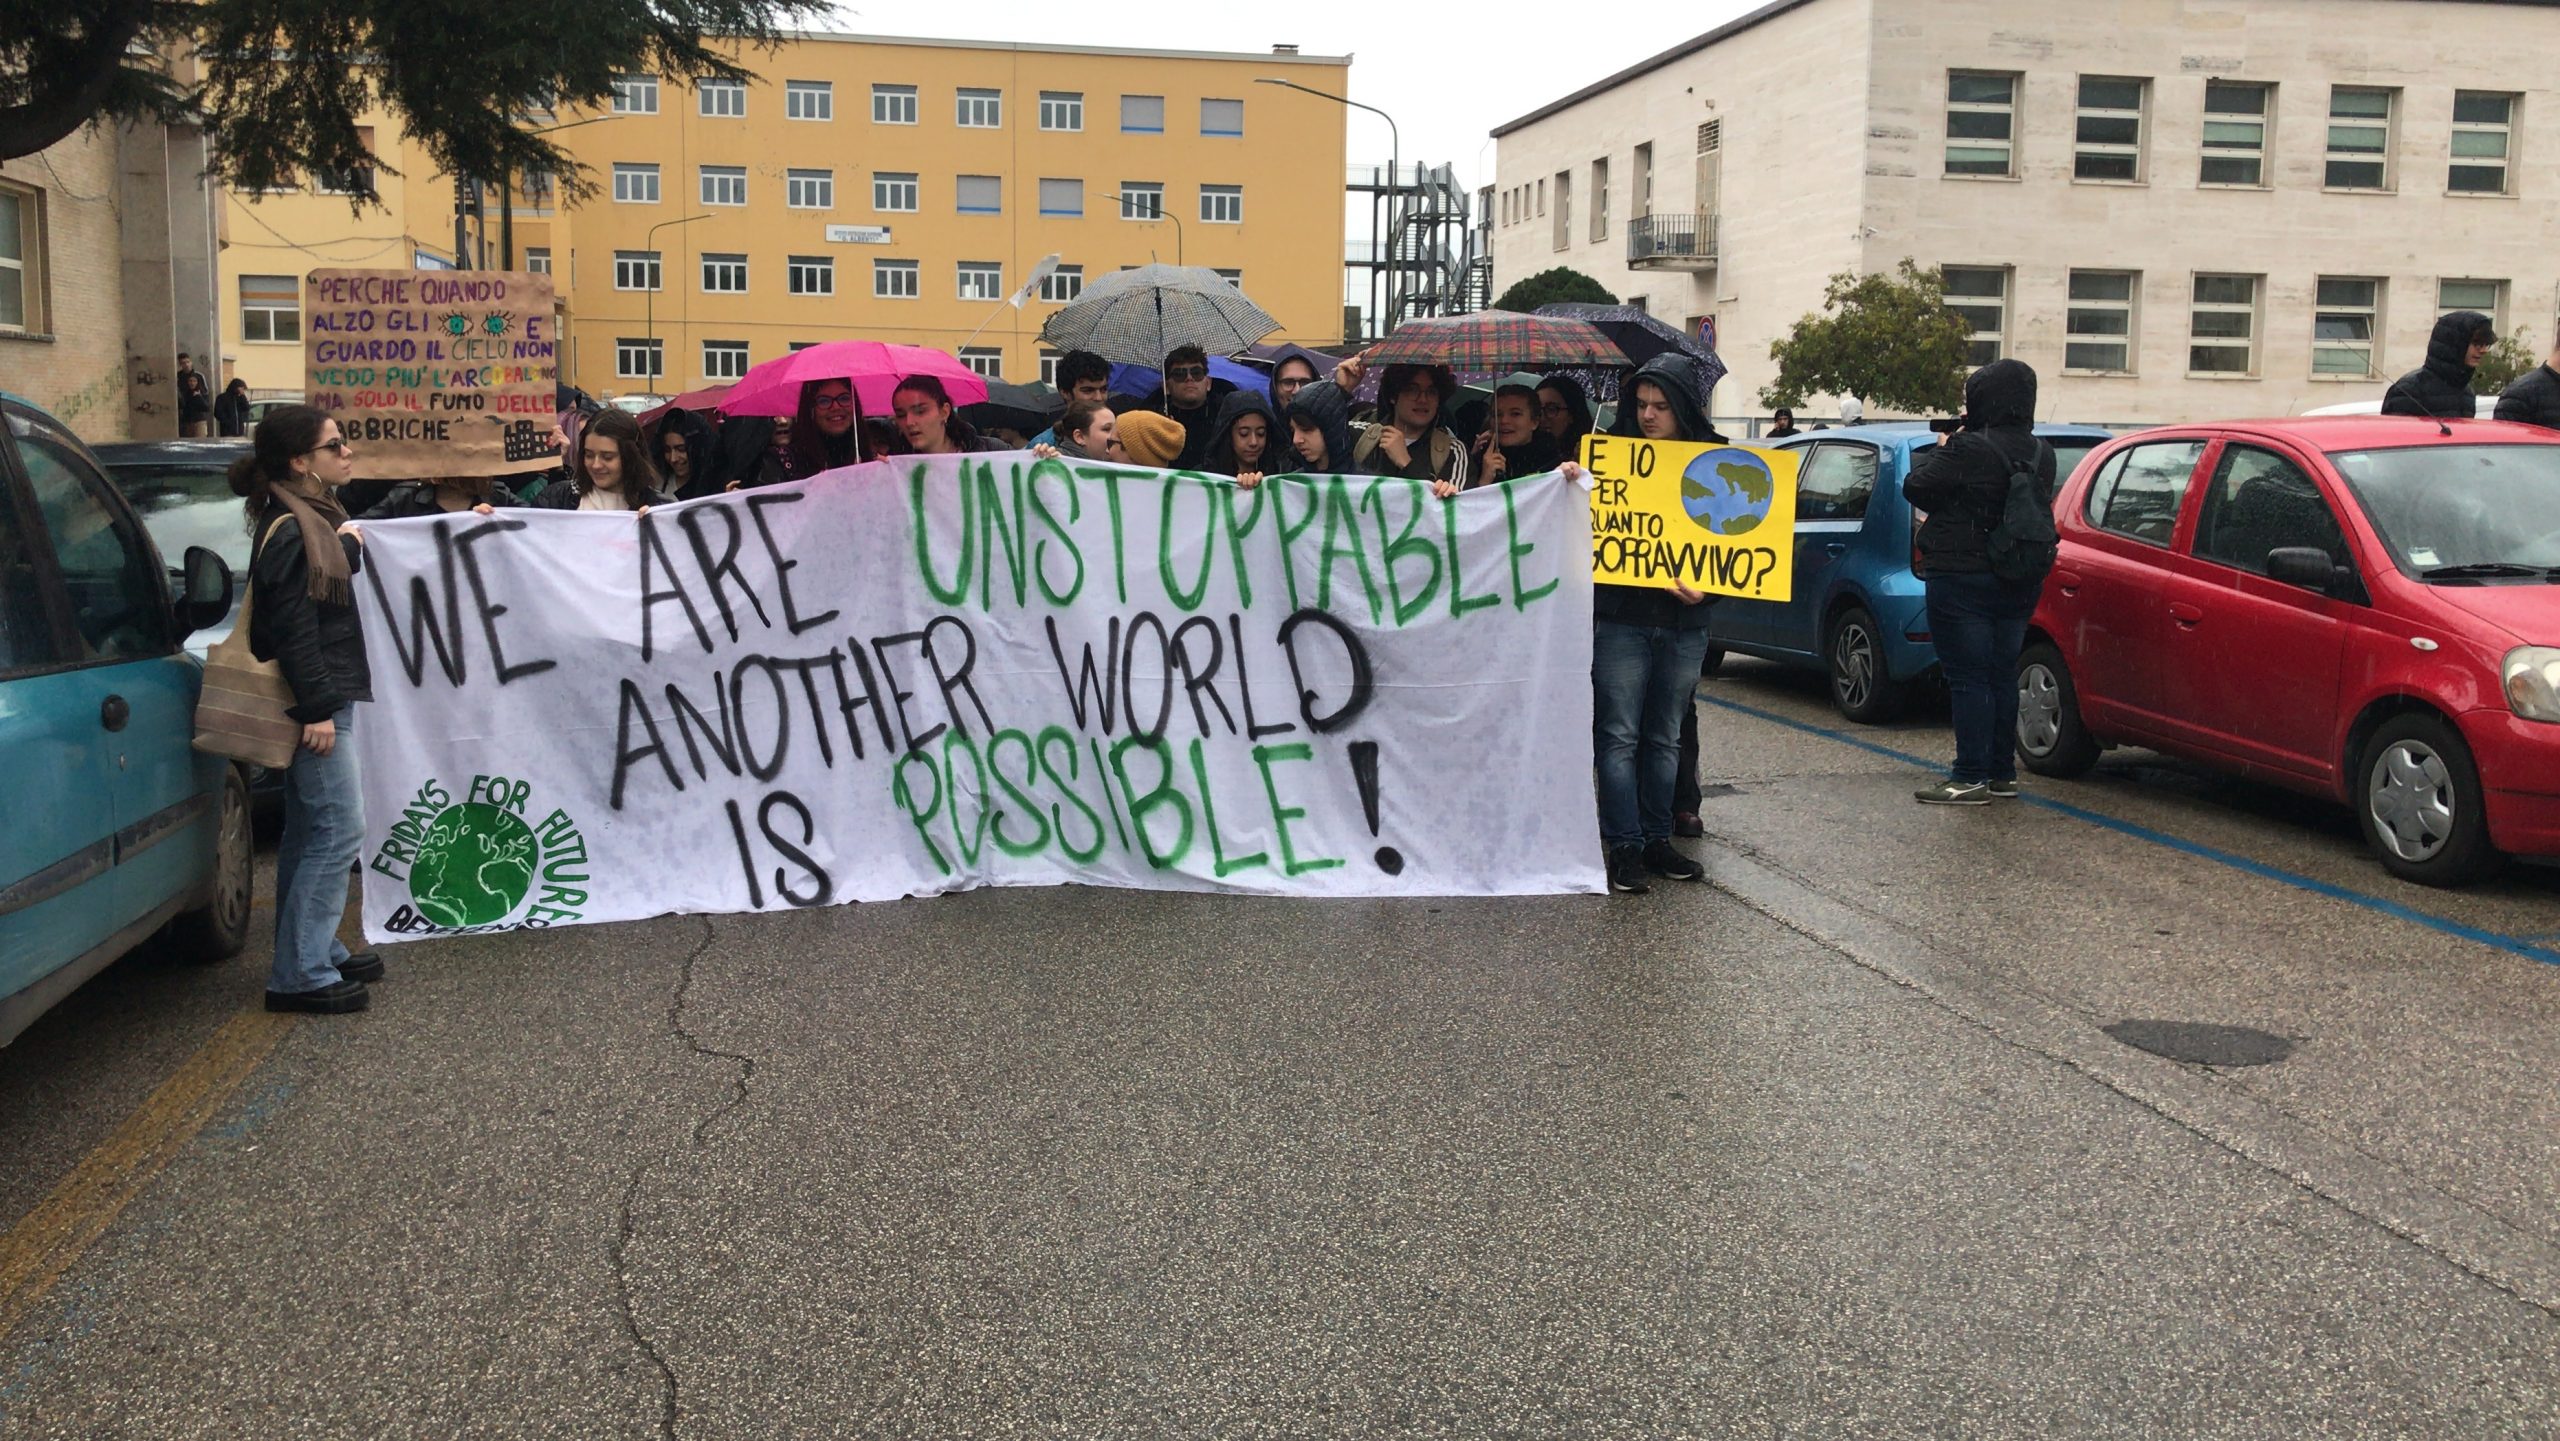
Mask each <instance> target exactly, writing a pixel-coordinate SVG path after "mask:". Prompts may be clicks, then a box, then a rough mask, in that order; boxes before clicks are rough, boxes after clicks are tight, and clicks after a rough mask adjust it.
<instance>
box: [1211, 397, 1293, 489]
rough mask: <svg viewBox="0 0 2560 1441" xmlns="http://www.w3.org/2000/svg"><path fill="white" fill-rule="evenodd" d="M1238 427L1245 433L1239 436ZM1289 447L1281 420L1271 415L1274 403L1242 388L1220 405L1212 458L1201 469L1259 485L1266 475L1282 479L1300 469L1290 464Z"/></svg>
mask: <svg viewBox="0 0 2560 1441" xmlns="http://www.w3.org/2000/svg"><path fill="white" fill-rule="evenodd" d="M1238 427H1242V429H1243V433H1242V434H1238V433H1237V431H1238ZM1287 449H1288V446H1287V444H1286V443H1285V442H1284V441H1282V440H1281V438H1280V419H1279V417H1278V416H1275V415H1273V414H1272V413H1271V402H1270V401H1267V400H1265V399H1263V398H1262V393H1261V392H1260V391H1256V390H1246V389H1244V388H1243V387H1241V386H1239V387H1237V388H1236V390H1235V391H1234V392H1232V393H1231V394H1229V395H1228V396H1227V398H1226V399H1225V400H1223V401H1221V402H1219V405H1218V419H1217V423H1216V424H1214V425H1212V426H1211V427H1210V428H1209V454H1208V456H1207V457H1206V458H1205V459H1203V460H1202V461H1201V463H1200V468H1201V469H1202V470H1205V471H1207V472H1209V473H1210V474H1211V475H1224V476H1232V477H1234V478H1235V479H1237V480H1240V481H1241V480H1243V479H1244V478H1245V477H1246V476H1252V477H1253V478H1254V481H1255V482H1259V481H1260V480H1261V478H1262V477H1263V476H1265V475H1280V474H1284V473H1286V472H1288V471H1291V470H1294V469H1296V468H1297V467H1295V466H1293V465H1290V464H1288V463H1287V461H1286V458H1285V456H1284V454H1283V453H1284V452H1285V451H1286V450H1287Z"/></svg>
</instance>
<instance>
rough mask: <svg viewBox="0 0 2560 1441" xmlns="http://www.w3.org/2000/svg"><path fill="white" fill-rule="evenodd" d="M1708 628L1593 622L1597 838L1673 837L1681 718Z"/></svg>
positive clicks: (1623, 841) (1621, 842) (1625, 842)
mask: <svg viewBox="0 0 2560 1441" xmlns="http://www.w3.org/2000/svg"><path fill="white" fill-rule="evenodd" d="M1706 657H1707V631H1706V627H1704V626H1700V627H1697V628H1696V629H1694V630H1674V629H1672V628H1671V627H1668V626H1650V625H1621V624H1619V623H1618V622H1616V621H1613V620H1603V621H1594V622H1592V626H1591V746H1592V751H1593V753H1594V756H1593V759H1594V762H1595V764H1596V766H1597V769H1598V773H1599V781H1600V839H1601V840H1602V841H1603V842H1605V843H1607V844H1608V845H1610V846H1612V847H1616V846H1635V845H1643V844H1644V843H1645V842H1647V841H1667V840H1669V839H1670V838H1671V791H1672V786H1673V784H1674V783H1675V782H1676V781H1677V780H1678V778H1679V774H1680V717H1681V714H1682V713H1683V712H1685V711H1687V710H1689V709H1690V707H1691V706H1692V705H1693V704H1694V698H1695V696H1696V695H1697V690H1698V667H1699V665H1700V664H1701V663H1703V662H1704V661H1705V660H1706Z"/></svg>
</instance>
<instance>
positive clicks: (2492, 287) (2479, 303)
mask: <svg viewBox="0 0 2560 1441" xmlns="http://www.w3.org/2000/svg"><path fill="white" fill-rule="evenodd" d="M2457 310H2475V311H2478V312H2479V313H2480V314H2482V315H2485V316H2487V317H2489V323H2490V324H2492V325H2494V326H2496V327H2497V328H2498V333H2499V334H2500V335H2504V334H2506V333H2507V283H2506V282H2505V281H2503V280H2439V281H2437V282H2436V318H2437V319H2439V320H2441V319H2443V318H2444V317H2445V316H2448V315H2451V314H2452V313H2454V312H2455V311H2457Z"/></svg>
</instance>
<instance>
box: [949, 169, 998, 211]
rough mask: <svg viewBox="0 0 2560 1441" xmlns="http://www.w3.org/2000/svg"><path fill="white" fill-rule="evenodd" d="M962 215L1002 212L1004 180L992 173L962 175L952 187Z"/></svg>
mask: <svg viewBox="0 0 2560 1441" xmlns="http://www.w3.org/2000/svg"><path fill="white" fill-rule="evenodd" d="M953 190H954V195H955V198H956V199H957V200H958V201H959V205H960V213H961V214H963V215H1001V214H1003V213H1004V181H1003V180H1002V179H1001V178H999V177H997V176H993V175H963V176H961V177H960V179H959V183H958V184H957V185H955V186H954V187H953Z"/></svg>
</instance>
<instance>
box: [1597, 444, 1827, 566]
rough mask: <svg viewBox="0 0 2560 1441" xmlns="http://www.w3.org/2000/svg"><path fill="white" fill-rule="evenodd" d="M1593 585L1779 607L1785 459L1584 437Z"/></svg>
mask: <svg viewBox="0 0 2560 1441" xmlns="http://www.w3.org/2000/svg"><path fill="white" fill-rule="evenodd" d="M1582 466H1583V468H1584V469H1585V470H1588V471H1590V472H1591V482H1592V485H1591V578H1592V579H1593V580H1595V581H1598V582H1600V583H1601V584H1603V585H1645V586H1653V587H1655V588H1657V589H1660V590H1669V589H1671V582H1672V581H1673V580H1674V579H1675V578H1676V579H1678V580H1680V581H1683V582H1685V583H1686V584H1687V585H1688V586H1689V588H1690V589H1692V590H1702V591H1705V592H1707V593H1708V594H1710V595H1734V596H1742V597H1744V598H1746V599H1749V600H1786V599H1788V598H1789V594H1790V592H1791V591H1792V590H1793V588H1794V582H1795V572H1796V555H1795V552H1796V524H1795V521H1796V466H1797V456H1796V455H1795V453H1794V452H1793V451H1786V450H1762V449H1759V448H1758V447H1756V446H1743V445H1692V444H1690V443H1688V442H1686V441H1677V440H1637V439H1633V438H1631V437H1628V436H1623V435H1589V436H1584V437H1583V440H1582Z"/></svg>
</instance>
